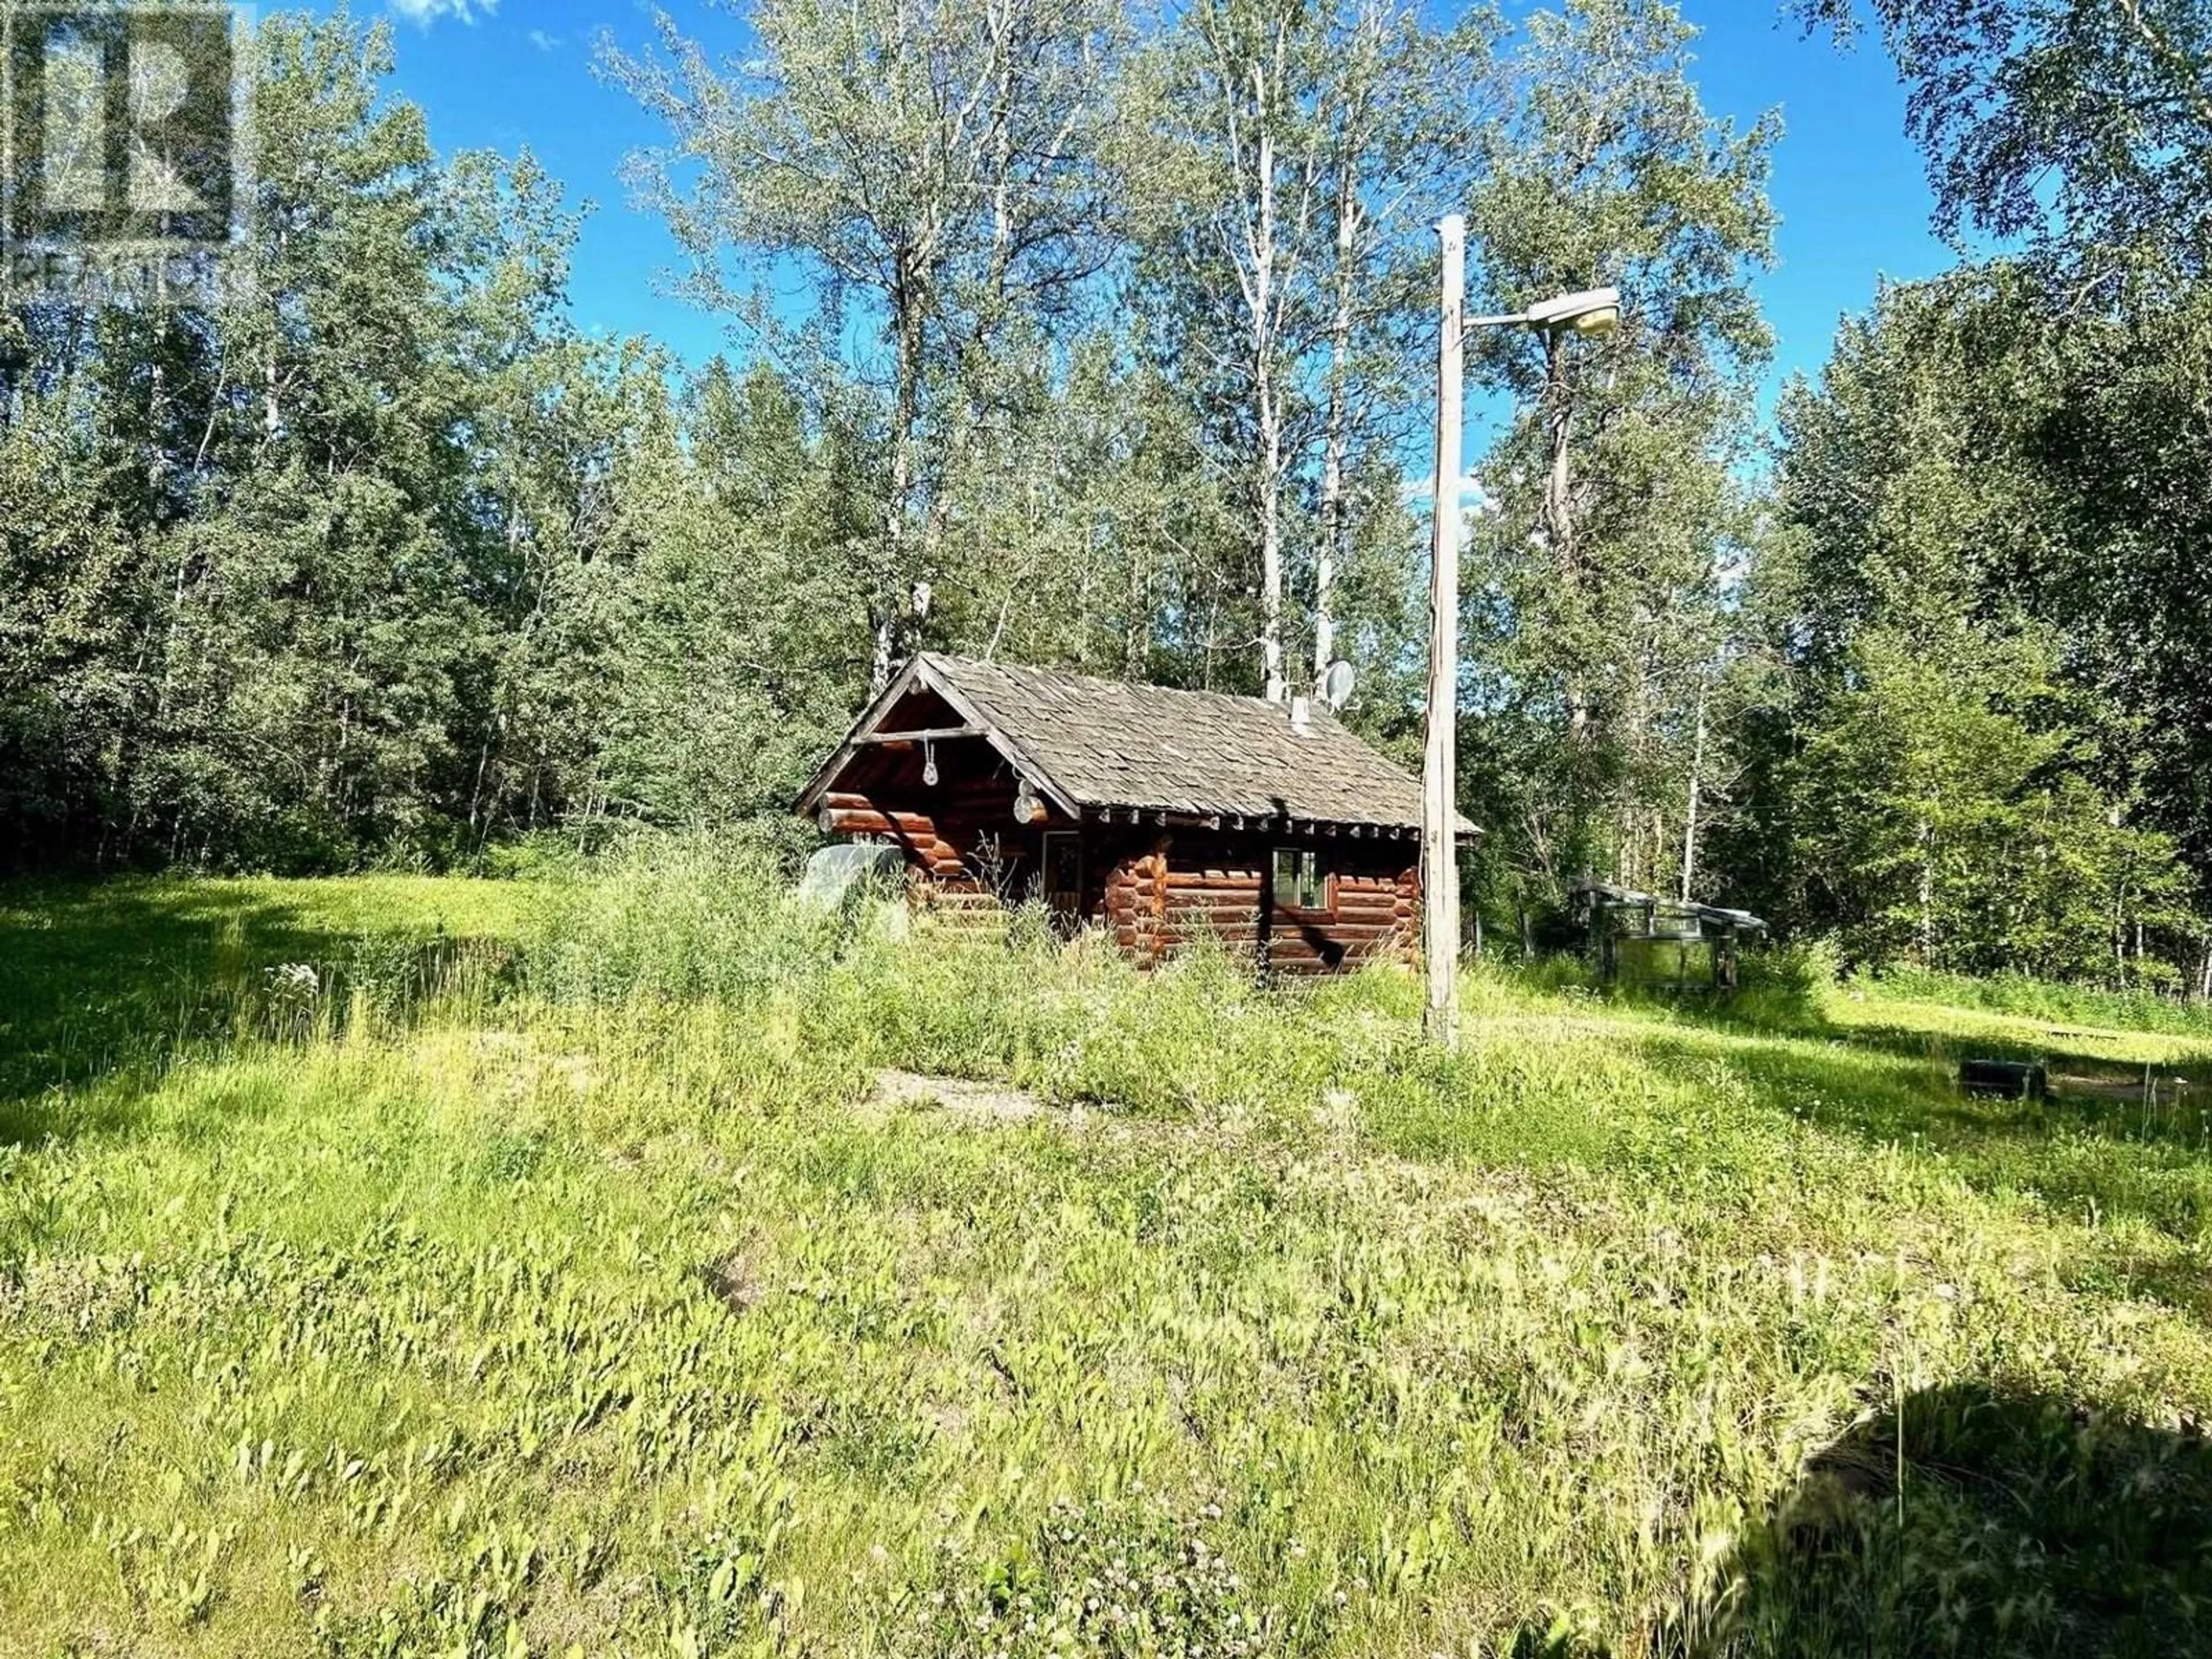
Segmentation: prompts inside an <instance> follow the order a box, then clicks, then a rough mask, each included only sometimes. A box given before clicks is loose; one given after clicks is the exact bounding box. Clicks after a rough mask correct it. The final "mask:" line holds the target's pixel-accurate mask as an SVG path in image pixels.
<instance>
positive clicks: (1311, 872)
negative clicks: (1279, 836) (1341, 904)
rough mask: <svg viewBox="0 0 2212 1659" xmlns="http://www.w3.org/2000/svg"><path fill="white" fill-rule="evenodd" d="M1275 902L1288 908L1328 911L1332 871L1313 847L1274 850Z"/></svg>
mask: <svg viewBox="0 0 2212 1659" xmlns="http://www.w3.org/2000/svg"><path fill="white" fill-rule="evenodd" d="M1275 902H1276V904H1278V905H1279V906H1280V907H1281V908H1284V909H1286V910H1327V909H1328V908H1331V906H1330V903H1329V871H1328V866H1327V864H1325V863H1324V862H1323V861H1322V855H1321V854H1319V853H1317V852H1316V851H1315V850H1314V849H1313V848H1310V847H1278V848H1276V849H1275Z"/></svg>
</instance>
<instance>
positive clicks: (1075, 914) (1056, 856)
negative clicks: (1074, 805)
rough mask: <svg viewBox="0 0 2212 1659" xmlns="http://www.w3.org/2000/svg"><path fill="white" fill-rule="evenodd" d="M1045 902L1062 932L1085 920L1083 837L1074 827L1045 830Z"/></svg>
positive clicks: (1055, 924)
mask: <svg viewBox="0 0 2212 1659" xmlns="http://www.w3.org/2000/svg"><path fill="white" fill-rule="evenodd" d="M1044 905H1045V908H1046V909H1047V910H1048V911H1049V912H1050V913H1051V915H1052V925H1053V927H1054V929H1055V930H1056V931H1057V932H1059V933H1060V934H1062V935H1063V936H1065V935H1067V934H1071V933H1074V931H1075V930H1076V927H1078V925H1079V924H1080V923H1081V921H1083V837H1082V836H1081V835H1080V834H1079V832H1077V831H1075V830H1073V829H1048V830H1046V831H1045V835H1044Z"/></svg>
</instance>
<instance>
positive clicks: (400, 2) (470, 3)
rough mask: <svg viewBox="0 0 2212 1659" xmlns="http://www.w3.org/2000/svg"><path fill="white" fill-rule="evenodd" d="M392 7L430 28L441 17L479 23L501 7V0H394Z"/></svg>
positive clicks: (413, 22) (410, 19)
mask: <svg viewBox="0 0 2212 1659" xmlns="http://www.w3.org/2000/svg"><path fill="white" fill-rule="evenodd" d="M498 9H499V0H392V10H393V11H395V12H397V13H398V14H399V15H400V16H402V17H404V18H405V19H406V20H407V21H409V22H410V23H412V24H414V25H415V26H416V27H417V28H426V29H427V28H428V27H430V25H431V24H433V23H435V22H436V21H438V20H439V19H440V18H441V17H450V18H452V19H453V21H455V22H457V23H477V22H481V21H483V19H485V18H487V17H489V16H490V15H492V14H493V13H494V12H495V11H497V10H498Z"/></svg>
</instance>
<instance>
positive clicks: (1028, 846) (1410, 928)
mask: <svg viewBox="0 0 2212 1659" xmlns="http://www.w3.org/2000/svg"><path fill="white" fill-rule="evenodd" d="M796 810H797V811H799V812H800V813H802V814H805V815H808V816H811V817H814V818H815V819H816V821H817V823H818V824H819V825H820V827H821V829H822V830H823V832H824V833H825V834H827V835H829V836H836V837H842V838H846V839H854V838H862V837H866V838H873V839H880V840H883V841H886V842H891V843H894V844H896V846H898V847H899V848H902V849H903V852H904V854H905V858H906V862H907V866H908V877H909V892H910V894H911V896H912V897H913V901H914V902H915V903H916V904H917V905H920V906H925V907H928V908H932V909H934V910H936V911H939V912H940V913H950V914H951V915H956V916H957V915H969V916H976V917H981V916H986V915H991V914H993V913H994V911H995V910H996V909H997V908H998V907H1000V906H1002V905H1006V904H1009V903H1016V902H1022V901H1024V900H1028V899H1032V898H1034V899H1039V900H1042V902H1043V904H1044V905H1045V907H1046V908H1047V910H1048V913H1049V915H1051V917H1052V919H1053V921H1054V926H1055V927H1059V928H1060V929H1061V930H1062V931H1063V932H1066V933H1073V932H1074V931H1076V930H1078V929H1079V928H1083V927H1096V928H1101V929H1103V930H1105V931H1106V932H1107V933H1109V934H1110V935H1111V936H1112V938H1113V939H1114V940H1115V943H1116V944H1118V945H1120V946H1121V949H1123V950H1124V951H1127V952H1128V953H1130V954H1131V955H1132V956H1133V957H1135V958H1136V959H1137V960H1138V961H1139V963H1144V964H1146V965H1147V966H1149V965H1151V964H1152V963H1158V962H1159V961H1161V960H1162V959H1163V958H1164V957H1167V956H1168V955H1170V953H1172V952H1173V951H1176V949H1177V948H1178V947H1180V946H1182V945H1188V944H1189V943H1190V942H1192V941H1193V940H1194V939H1197V938H1199V937H1200V935H1201V934H1211V935H1212V936H1213V937H1214V938H1216V939H1219V940H1221V941H1222V942H1224V943H1225V944H1226V945H1229V946H1230V947H1231V949H1233V950H1236V951H1239V952H1244V953H1249V955H1250V956H1251V957H1253V958H1254V960H1255V963H1257V965H1258V966H1260V967H1261V969H1264V970H1266V971H1268V972H1271V973H1294V974H1295V973H1327V972H1331V971H1334V970H1338V969H1348V968H1352V967H1356V966H1358V964H1360V963H1364V962H1367V961H1370V960H1373V959H1375V958H1376V957H1386V956H1409V955H1410V954H1411V953H1412V951H1413V948H1414V945H1415V936H1416V933H1417V927H1418V921H1417V919H1418V916H1419V908H1420V907H1419V899H1420V890H1419V881H1420V818H1421V786H1420V782H1419V780H1418V779H1417V778H1415V777H1413V775H1411V774H1409V773H1407V771H1406V770H1405V769H1403V768H1401V767H1399V766H1396V765H1395V764H1393V763H1391V762H1389V760H1387V759H1385V758H1384V757H1383V756H1382V755H1380V754H1378V753H1377V752H1376V750H1374V749H1372V748H1370V746H1369V745H1368V744H1366V743H1364V742H1363V741H1362V740H1361V739H1360V738H1357V737H1355V736H1354V735H1352V732H1348V731H1346V729H1345V728H1344V726H1341V725H1340V724H1339V723H1338V722H1337V720H1335V719H1334V716H1333V715H1331V714H1328V712H1326V711H1325V710H1323V709H1322V708H1319V707H1317V706H1314V705H1310V704H1309V703H1308V702H1306V701H1305V700H1304V699H1298V700H1296V701H1294V702H1291V704H1289V705H1287V706H1286V705H1285V704H1282V703H1278V702H1267V701H1265V700H1263V699H1261V698H1258V697H1238V696H1224V695H1221V694H1218V693H1215V692H1210V691H1179V690H1169V689H1168V688H1166V687H1163V686H1154V685H1133V684H1127V683H1125V682H1122V681H1119V680H1106V679H1097V678H1091V677H1089V676H1086V675H1081V674H1070V673H1063V672H1060V671H1048V670H1044V669H1039V668H1024V667H1018V666H1015V665H1011V664H1006V663H989V662H981V661H976V660H974V659H969V658H963V657H952V656H942V655H939V654H936V653H924V654H922V655H920V656H917V657H915V659H913V660H912V661H910V662H908V664H907V665H906V666H905V668H904V669H903V670H902V671H900V673H899V674H898V675H897V676H896V678H894V679H893V680H892V681H891V683H890V685H888V686H886V687H885V688H884V691H883V692H882V694H881V695H880V696H878V697H877V698H876V699H875V700H874V702H872V703H870V704H869V706H868V708H867V709H866V711H865V712H864V713H863V714H861V715H860V719H859V720H857V721H856V722H855V723H854V726H853V728H852V730H851V731H850V732H848V733H847V735H846V737H845V740H844V741H843V742H842V743H841V744H838V745H837V749H836V752H835V753H834V754H832V755H831V756H830V757H829V759H828V760H827V761H826V762H824V763H823V766H822V769H820V770H819V771H818V772H817V773H816V774H815V775H814V776H813V779H812V780H811V781H810V782H809V783H808V784H807V786H806V787H805V790H804V791H803V792H801V793H800V794H799V799H798V801H797V802H796ZM1477 833H1478V831H1477V830H1476V829H1475V827H1474V825H1473V824H1471V823H1468V822H1467V820H1466V819H1464V818H1461V819H1459V820H1458V821H1457V826H1456V835H1457V837H1458V839H1459V840H1460V841H1461V842H1468V841H1470V840H1472V839H1473V838H1474V836H1476V835H1477Z"/></svg>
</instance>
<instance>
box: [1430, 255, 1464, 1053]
mask: <svg viewBox="0 0 2212 1659" xmlns="http://www.w3.org/2000/svg"><path fill="white" fill-rule="evenodd" d="M1437 235H1438V236H1439V237H1440V238H1441V239H1442V240H1443V305H1442V307H1441V310H1440V318H1439V320H1440V322H1441V325H1442V326H1441V327H1440V329H1439V330H1438V332H1437V477H1436V492H1435V496H1434V501H1433V505H1432V508H1431V511H1432V513H1433V514H1434V524H1433V526H1432V528H1431V535H1430V540H1429V706H1428V746H1427V748H1426V749H1425V751H1424V752H1423V756H1422V761H1421V942H1422V945H1423V947H1424V950H1425V953H1426V957H1427V963H1428V981H1429V1006H1428V1012H1427V1015H1426V1017H1425V1024H1426V1025H1427V1028H1428V1032H1429V1035H1430V1036H1432V1037H1434V1038H1435V1039H1436V1040H1437V1042H1442V1043H1443V1044H1445V1045H1446V1046H1447V1047H1449V1046H1453V1045H1455V1044H1456V1043H1457V1042H1459V845H1458V837H1457V836H1456V835H1455V833H1454V820H1455V817H1456V816H1457V815H1456V814H1455V811H1453V806H1454V804H1455V799H1456V796H1457V793H1458V791H1457V788H1456V787H1455V777H1454V774H1455V770H1456V764H1455V763H1456V761H1457V758H1458V744H1459V513H1460V500H1459V472H1460V453H1459V444H1460V438H1459V422H1460V408H1459V402H1460V360H1461V350H1462V328H1463V322H1462V313H1463V310H1464V307H1465V305H1466V295H1467V220H1466V219H1465V218H1464V217H1463V216H1461V215H1459V214H1456V213H1451V214H1447V215H1445V216H1444V217H1443V219H1442V220H1441V221H1439V222H1438V223H1437Z"/></svg>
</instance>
